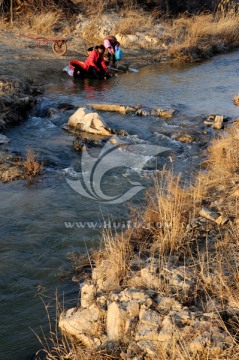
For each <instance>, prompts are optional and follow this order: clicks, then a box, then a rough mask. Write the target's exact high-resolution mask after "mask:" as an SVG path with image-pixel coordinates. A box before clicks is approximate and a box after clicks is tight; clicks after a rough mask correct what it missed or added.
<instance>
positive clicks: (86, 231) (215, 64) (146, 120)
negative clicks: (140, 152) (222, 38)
mask: <svg viewBox="0 0 239 360" xmlns="http://www.w3.org/2000/svg"><path fill="white" fill-rule="evenodd" d="M238 55H239V53H238V52H235V53H232V54H228V55H222V56H218V57H216V58H214V59H213V60H211V61H207V62H204V63H201V64H197V65H194V66H192V65H183V66H181V65H180V66H176V65H167V64H158V65H153V66H149V67H146V68H142V69H140V71H139V73H128V74H124V75H122V76H121V75H120V76H118V77H114V78H112V79H110V80H109V81H96V80H90V79H85V80H84V81H80V80H77V81H74V80H73V79H72V78H70V77H67V75H66V74H61V76H60V77H59V81H58V82H57V83H54V84H50V83H49V85H48V86H47V87H46V93H45V94H44V97H43V98H42V99H41V102H40V103H39V104H38V107H37V109H36V112H35V114H34V116H32V117H30V118H29V119H27V121H25V122H24V123H22V124H21V125H19V126H16V127H14V128H12V129H10V130H8V131H6V132H5V134H6V135H7V136H8V137H10V138H11V142H10V143H9V145H8V149H9V150H11V151H15V152H17V153H20V154H24V153H25V152H26V149H27V148H29V147H30V148H32V149H34V151H35V152H36V153H37V154H38V156H39V158H40V159H42V160H44V162H45V173H44V175H43V176H42V177H40V178H39V179H38V180H37V181H36V182H35V183H33V184H32V185H31V186H27V184H26V183H25V182H22V181H18V182H13V183H8V184H0V210H1V261H0V274H1V277H0V287H1V292H0V294H1V295H0V304H1V309H2V317H1V321H2V323H1V327H0V338H1V356H2V357H3V359H4V360H12V359H14V360H26V359H29V358H30V355H31V354H32V353H34V352H35V351H36V350H37V349H38V347H39V343H38V341H37V339H36V338H35V336H34V334H33V333H32V332H31V330H30V329H29V328H30V327H31V328H32V329H34V331H36V332H37V333H40V326H42V327H43V329H44V330H46V331H47V317H46V313H45V310H44V306H43V304H42V303H41V300H40V299H39V296H38V294H39V293H42V292H43V293H44V295H47V296H50V297H51V298H52V306H53V303H54V298H55V289H56V288H58V292H59V293H60V294H62V293H63V292H64V296H65V299H66V301H67V300H68V299H70V298H77V295H78V290H79V289H78V284H76V283H75V284H73V283H71V279H70V277H67V276H66V277H65V274H67V273H68V271H69V270H70V268H71V263H70V262H69V261H68V260H67V258H68V255H69V254H70V253H72V252H81V251H85V249H86V248H92V247H96V246H98V244H99V239H100V236H101V231H102V227H103V226H104V220H105V221H106V222H108V224H109V221H113V220H115V221H116V222H117V223H121V224H125V222H126V221H127V220H128V209H129V206H130V205H132V204H137V205H143V204H144V196H145V191H144V190H141V191H140V192H139V193H138V194H137V196H135V197H133V198H132V199H131V200H130V201H127V202H125V203H122V204H116V205H108V204H107V202H105V203H99V202H97V201H94V200H92V199H90V198H87V197H84V196H81V195H80V194H78V193H77V192H75V191H74V190H73V189H72V188H71V187H70V186H69V185H68V183H67V182H66V174H68V176H71V177H72V176H73V177H74V176H76V177H80V176H82V174H79V167H80V162H81V158H80V154H79V153H77V152H76V151H74V150H73V148H72V141H73V139H74V137H73V136H72V135H69V134H68V133H66V132H65V131H63V130H62V126H63V125H64V124H65V123H66V122H67V120H68V118H69V117H70V115H71V114H73V113H74V111H75V109H77V108H78V107H80V106H85V105H86V104H90V103H92V102H112V103H119V104H130V105H134V104H141V105H143V106H149V107H151V108H152V107H156V106H158V107H164V108H170V107H173V108H176V109H177V115H176V117H174V118H173V119H171V120H170V119H163V118H154V117H150V116H149V117H138V116H129V115H120V114H116V113H102V114H101V115H102V117H103V118H104V120H105V122H106V123H107V125H108V126H110V127H111V128H114V129H117V130H120V129H125V130H126V131H127V133H128V134H129V136H128V137H127V141H130V143H131V144H134V145H137V146H139V145H142V146H148V145H155V146H164V147H167V148H169V149H170V152H169V153H167V152H166V153H162V154H159V155H158V156H157V157H156V158H155V159H154V160H151V161H149V162H147V164H146V166H145V168H144V171H143V172H141V171H138V170H139V169H137V166H135V168H134V169H133V170H130V169H128V168H127V167H124V168H123V170H122V169H121V170H120V169H119V168H116V169H115V170H114V171H109V172H108V173H107V176H106V177H105V179H104V180H103V181H102V189H103V191H104V192H105V193H106V194H107V195H112V194H122V193H123V192H124V191H125V190H126V189H128V187H129V186H132V183H134V182H140V183H141V184H142V185H143V186H145V187H146V188H148V187H151V186H153V183H152V170H153V169H155V167H157V169H159V170H160V169H161V168H162V167H163V165H164V164H165V163H170V160H169V155H172V156H173V157H174V159H175V162H174V167H175V170H176V171H178V172H179V171H182V172H183V173H184V174H187V173H188V172H189V170H190V169H192V167H195V165H197V164H198V163H199V156H198V155H199V154H200V151H201V149H202V148H203V141H204V140H206V141H207V140H208V139H209V138H210V137H211V136H212V135H213V133H212V132H211V133H210V131H209V130H208V129H207V128H206V130H207V131H208V132H209V134H208V135H204V138H202V133H203V132H205V125H204V124H203V120H202V117H201V115H202V114H211V113H217V114H225V115H228V116H231V117H235V116H238V108H236V107H235V106H234V105H233V103H232V98H233V96H234V95H235V94H237V93H238V74H239V63H238ZM63 103H66V104H69V105H71V106H69V107H68V108H64V107H63V108H61V107H60V106H59V105H60V104H63ZM178 132H185V133H193V134H196V135H195V136H196V138H197V137H198V139H199V140H198V141H197V142H196V143H191V144H182V143H180V142H179V141H177V140H176V139H175V134H177V133H178ZM92 151H93V152H91V156H92V157H97V156H99V151H100V150H99V149H98V150H97V149H93V150H92ZM116 165H117V164H116ZM75 304H76V301H75V303H74V302H73V304H72V305H73V306H74V305H75ZM67 307H68V304H67ZM51 311H52V314H53V317H54V316H55V315H54V309H53V307H52V308H51Z"/></svg>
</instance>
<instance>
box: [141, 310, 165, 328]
mask: <svg viewBox="0 0 239 360" xmlns="http://www.w3.org/2000/svg"><path fill="white" fill-rule="evenodd" d="M139 319H140V322H141V323H144V324H149V325H154V326H161V325H162V320H163V319H162V316H160V314H159V313H157V312H156V311H154V310H151V309H144V308H141V310H140V313H139Z"/></svg>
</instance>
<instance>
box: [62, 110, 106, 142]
mask: <svg viewBox="0 0 239 360" xmlns="http://www.w3.org/2000/svg"><path fill="white" fill-rule="evenodd" d="M67 125H69V126H72V127H75V128H76V129H78V130H81V131H85V132H88V133H91V134H97V135H103V136H110V135H111V133H110V132H109V131H108V130H107V129H106V125H105V124H104V122H103V120H102V118H101V117H100V115H99V114H97V113H92V112H90V111H89V110H88V109H86V108H79V109H78V110H77V111H76V112H75V113H74V114H73V115H71V117H70V118H69V120H68V123H67Z"/></svg>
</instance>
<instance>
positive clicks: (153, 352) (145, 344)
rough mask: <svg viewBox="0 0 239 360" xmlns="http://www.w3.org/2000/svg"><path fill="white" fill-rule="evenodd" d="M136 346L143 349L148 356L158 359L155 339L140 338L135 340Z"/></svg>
mask: <svg viewBox="0 0 239 360" xmlns="http://www.w3.org/2000/svg"><path fill="white" fill-rule="evenodd" d="M137 344H138V346H139V347H140V348H141V349H142V350H143V351H145V352H146V353H147V354H148V355H149V356H150V357H152V356H153V357H156V359H158V354H159V353H158V347H157V343H156V342H155V341H149V340H141V341H138V342H137Z"/></svg>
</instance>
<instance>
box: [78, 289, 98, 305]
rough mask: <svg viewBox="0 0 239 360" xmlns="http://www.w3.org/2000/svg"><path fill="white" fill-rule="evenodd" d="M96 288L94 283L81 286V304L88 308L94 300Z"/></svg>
mask: <svg viewBox="0 0 239 360" xmlns="http://www.w3.org/2000/svg"><path fill="white" fill-rule="evenodd" d="M95 294H96V288H95V286H94V285H89V284H85V285H83V286H82V288H81V306H82V307H83V308H88V307H90V305H92V303H93V302H94V299H95Z"/></svg>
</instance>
